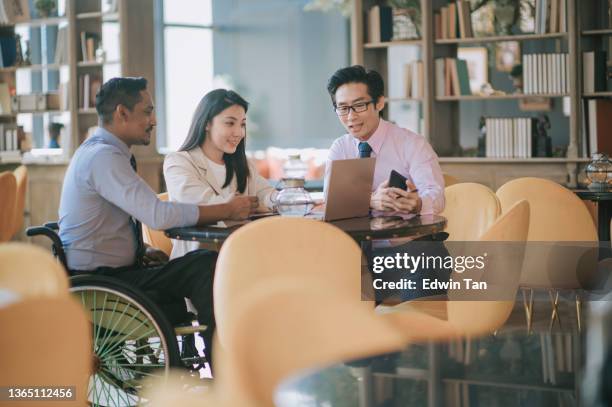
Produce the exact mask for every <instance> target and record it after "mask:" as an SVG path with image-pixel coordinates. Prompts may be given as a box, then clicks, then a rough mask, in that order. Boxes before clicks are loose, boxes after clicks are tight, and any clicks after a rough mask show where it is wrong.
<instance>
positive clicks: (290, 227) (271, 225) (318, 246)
mask: <svg viewBox="0 0 612 407" xmlns="http://www.w3.org/2000/svg"><path fill="white" fill-rule="evenodd" d="M360 270H361V250H360V248H359V246H357V244H356V243H355V242H354V241H353V240H352V239H351V238H350V237H349V236H348V235H347V234H345V233H344V232H342V231H341V230H340V229H338V228H336V227H335V226H332V225H331V224H328V223H325V222H320V221H316V220H312V219H304V218H285V217H271V218H267V219H261V220H258V221H255V222H252V223H250V224H248V225H245V226H243V227H241V228H240V229H239V230H237V231H236V232H234V233H232V235H231V236H230V237H229V239H227V240H226V241H225V243H224V244H223V246H222V248H221V251H220V252H219V258H218V260H217V266H216V270H215V282H214V290H213V292H214V295H213V299H214V307H215V315H216V320H217V334H218V335H219V339H220V341H221V343H224V328H225V324H226V323H227V322H228V321H230V320H231V318H232V313H233V307H234V304H235V302H236V300H238V299H240V297H242V296H243V295H244V294H245V293H246V292H247V291H248V290H250V289H251V288H252V287H254V286H255V285H257V284H260V283H261V284H267V283H268V282H269V281H271V280H274V279H275V278H277V277H278V276H282V275H292V276H296V277H297V276H308V275H309V276H313V277H315V278H317V279H319V281H321V282H325V284H327V285H329V286H330V287H339V286H342V287H345V288H346V289H347V290H349V291H351V292H352V293H353V295H354V298H355V299H356V300H357V301H358V300H359V299H360V298H361V297H360V296H361V280H360V274H359V273H360Z"/></svg>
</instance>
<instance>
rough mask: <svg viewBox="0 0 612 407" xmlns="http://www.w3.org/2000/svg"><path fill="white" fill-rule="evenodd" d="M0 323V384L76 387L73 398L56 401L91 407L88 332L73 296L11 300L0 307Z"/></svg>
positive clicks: (80, 308)
mask: <svg viewBox="0 0 612 407" xmlns="http://www.w3.org/2000/svg"><path fill="white" fill-rule="evenodd" d="M0 326H1V327H2V335H0V360H1V361H2V369H0V383H2V385H3V386H11V387H22V386H23V387H29V386H33V385H35V386H42V387H49V386H53V387H56V386H61V387H64V386H66V387H68V386H74V387H75V388H73V389H72V391H74V392H75V396H76V399H75V400H74V401H67V400H63V401H61V402H60V403H59V404H61V405H62V406H87V405H89V404H88V403H87V386H88V382H89V377H90V374H91V372H92V361H93V355H92V350H93V346H92V339H91V338H92V335H91V332H90V330H91V328H90V323H89V321H88V319H87V317H86V315H85V311H84V310H83V308H82V307H81V306H80V305H79V304H78V303H77V302H76V301H75V300H73V299H72V298H70V297H65V298H37V299H29V300H26V301H21V302H16V303H13V304H11V305H8V306H6V307H4V308H0ZM17 404H20V403H17ZM36 404H37V403H36ZM41 404H44V403H41ZM51 404H54V403H51ZM25 405H32V403H25Z"/></svg>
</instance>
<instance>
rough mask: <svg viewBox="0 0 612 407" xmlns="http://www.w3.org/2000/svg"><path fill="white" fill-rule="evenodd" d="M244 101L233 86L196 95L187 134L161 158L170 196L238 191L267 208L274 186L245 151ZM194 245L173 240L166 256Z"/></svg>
mask: <svg viewBox="0 0 612 407" xmlns="http://www.w3.org/2000/svg"><path fill="white" fill-rule="evenodd" d="M248 106H249V104H248V102H247V101H246V100H244V99H243V98H242V97H241V96H240V95H238V94H237V93H236V92H233V91H231V90H225V89H216V90H213V91H211V92H209V93H207V94H206V95H205V96H204V97H203V98H202V100H200V103H199V104H198V107H197V109H196V111H195V113H194V116H193V119H192V121H191V126H190V128H189V133H188V135H187V139H186V140H185V142H184V143H183V145H182V146H181V148H180V149H179V151H177V152H175V153H171V154H168V156H166V159H165V160H164V177H165V179H166V187H167V189H168V195H169V198H170V200H172V201H178V202H185V203H193V204H198V205H205V204H217V203H224V202H227V201H229V200H230V199H231V198H232V196H234V195H235V194H243V195H250V196H256V197H257V198H258V202H259V207H260V208H261V207H266V208H272V206H273V202H272V201H273V199H274V194H275V190H274V188H273V187H272V186H270V184H269V183H268V182H267V181H266V180H265V179H264V178H263V177H262V176H261V175H259V174H258V173H257V170H256V169H255V166H254V165H253V164H252V163H250V162H249V161H248V160H247V157H246V154H245V147H244V144H245V137H246V113H247V110H248ZM198 248H200V245H199V243H198V242H188V241H181V240H174V241H173V248H172V255H171V258H176V257H180V256H183V255H184V254H186V253H187V252H190V251H192V250H196V249H198Z"/></svg>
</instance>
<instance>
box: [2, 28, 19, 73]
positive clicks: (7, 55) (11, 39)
mask: <svg viewBox="0 0 612 407" xmlns="http://www.w3.org/2000/svg"><path fill="white" fill-rule="evenodd" d="M16 60H17V38H16V37H15V36H14V35H5V36H2V37H0V67H2V68H6V67H9V66H14V65H15V61H16Z"/></svg>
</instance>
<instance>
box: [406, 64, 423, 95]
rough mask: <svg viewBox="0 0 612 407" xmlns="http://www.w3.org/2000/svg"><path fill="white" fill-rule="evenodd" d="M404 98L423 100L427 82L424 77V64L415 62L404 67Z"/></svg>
mask: <svg viewBox="0 0 612 407" xmlns="http://www.w3.org/2000/svg"><path fill="white" fill-rule="evenodd" d="M404 83H405V92H404V96H405V97H406V98H408V99H421V98H423V94H424V93H425V92H424V87H425V81H424V76H423V62H422V61H414V62H411V63H409V64H405V65H404Z"/></svg>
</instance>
